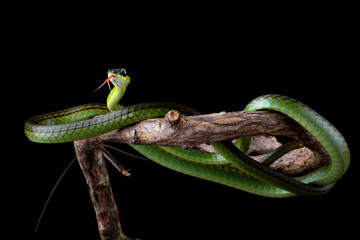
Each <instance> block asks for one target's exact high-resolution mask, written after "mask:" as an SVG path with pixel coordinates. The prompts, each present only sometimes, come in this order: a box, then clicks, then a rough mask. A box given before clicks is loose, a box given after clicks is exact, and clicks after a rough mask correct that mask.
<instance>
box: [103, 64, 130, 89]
mask: <svg viewBox="0 0 360 240" xmlns="http://www.w3.org/2000/svg"><path fill="white" fill-rule="evenodd" d="M108 79H109V80H110V81H111V82H112V84H114V86H115V87H118V88H126V86H127V85H129V83H130V77H129V76H128V75H127V73H126V70H125V68H117V69H109V70H108Z"/></svg>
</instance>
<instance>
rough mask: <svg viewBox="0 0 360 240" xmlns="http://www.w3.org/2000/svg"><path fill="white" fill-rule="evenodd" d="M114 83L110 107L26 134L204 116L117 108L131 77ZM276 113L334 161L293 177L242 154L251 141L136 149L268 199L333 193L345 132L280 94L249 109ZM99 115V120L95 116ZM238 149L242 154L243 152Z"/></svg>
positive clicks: (160, 105) (344, 156) (65, 136)
mask: <svg viewBox="0 0 360 240" xmlns="http://www.w3.org/2000/svg"><path fill="white" fill-rule="evenodd" d="M108 76H109V78H108V79H107V80H108V81H107V82H108V83H109V81H111V82H112V83H113V84H114V86H115V87H114V88H113V90H112V91H111V92H110V94H109V96H108V99H107V105H105V104H85V105H81V106H78V107H73V108H69V109H65V110H61V111H56V112H52V113H46V114H42V115H39V116H35V117H32V118H30V119H28V120H27V121H26V122H25V134H26V136H27V137H28V138H29V139H30V140H31V141H34V142H39V143H61V142H72V141H76V140H81V139H86V138H90V137H95V136H98V135H101V134H104V133H107V132H110V131H113V130H115V129H118V128H121V127H124V126H127V125H129V124H132V123H135V122H138V121H142V120H145V119H149V118H156V117H163V116H164V115H165V114H166V113H167V112H168V111H170V110H178V111H179V112H180V113H181V114H184V115H195V114H199V112H197V111H195V110H193V109H191V108H189V107H186V106H183V105H179V104H175V103H167V102H157V103H142V104H136V105H132V106H128V107H123V106H121V105H119V104H118V102H119V100H120V99H121V97H122V96H123V94H124V92H125V90H126V86H127V85H128V84H129V83H130V77H129V76H127V75H126V72H125V70H124V69H115V70H109V72H108ZM262 109H267V110H273V111H278V112H281V113H283V114H285V115H287V116H289V117H290V118H292V119H294V120H295V121H296V122H298V123H299V124H300V125H302V126H303V127H304V128H305V129H306V130H307V131H308V132H309V133H310V134H312V135H313V136H314V137H315V138H316V139H317V141H319V143H320V144H321V145H322V146H323V147H324V149H325V150H326V151H327V153H328V154H329V157H330V158H331V163H330V164H329V165H327V166H325V167H322V168H320V169H317V170H315V171H314V172H312V173H310V174H307V175H305V176H302V177H299V178H291V177H288V176H285V175H283V174H281V173H279V172H276V171H274V170H271V169H269V168H268V167H267V166H266V165H263V164H261V163H259V162H256V161H254V160H252V159H251V158H250V157H248V156H247V155H245V154H244V153H243V152H242V151H244V150H246V148H247V146H248V143H249V141H248V140H247V139H243V140H240V141H239V142H238V143H237V144H236V146H235V145H233V144H232V143H230V142H216V143H211V144H212V145H213V147H214V148H215V149H216V150H217V151H218V152H219V154H209V153H203V152H200V151H197V150H185V149H182V148H178V147H160V146H150V145H131V146H132V147H133V148H135V149H136V150H137V151H139V152H140V153H141V154H143V155H145V156H146V157H147V158H149V159H151V160H153V161H155V162H157V163H159V164H161V165H163V166H165V167H168V168H170V169H173V170H175V171H178V172H182V173H184V174H188V175H191V176H194V177H198V178H202V179H206V180H209V181H213V182H217V183H220V184H224V185H227V186H230V187H233V188H237V189H240V190H243V191H246V192H249V193H253V194H257V195H261V196H266V197H291V196H296V195H319V194H324V193H326V192H328V191H329V190H330V189H331V188H332V187H333V185H334V183H335V182H336V181H337V180H338V179H340V178H341V177H342V176H343V175H344V173H345V172H346V170H347V168H348V166H349V163H350V152H349V148H348V146H347V143H346V141H345V139H344V138H343V136H342V135H341V134H340V132H339V131H338V130H337V129H336V128H335V127H334V126H332V125H331V124H330V123H329V122H328V121H327V120H326V119H324V118H323V117H321V116H320V115H319V114H318V113H316V112H315V111H314V110H312V109H311V108H309V107H307V106H306V105H304V104H302V103H300V102H298V101H296V100H294V99H292V98H288V97H285V96H281V95H265V96H261V97H258V98H256V99H254V100H253V101H251V102H250V103H249V104H248V105H247V106H246V108H245V111H256V110H262ZM95 116H97V117H95ZM239 148H240V149H241V150H242V151H239Z"/></svg>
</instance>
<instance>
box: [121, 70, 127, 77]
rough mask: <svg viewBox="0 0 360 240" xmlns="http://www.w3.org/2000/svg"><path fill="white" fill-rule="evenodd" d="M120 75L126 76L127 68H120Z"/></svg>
mask: <svg viewBox="0 0 360 240" xmlns="http://www.w3.org/2000/svg"><path fill="white" fill-rule="evenodd" d="M120 75H121V76H123V77H126V70H125V68H122V69H121V70H120Z"/></svg>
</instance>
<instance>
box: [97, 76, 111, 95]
mask: <svg viewBox="0 0 360 240" xmlns="http://www.w3.org/2000/svg"><path fill="white" fill-rule="evenodd" d="M113 77H115V76H114V75H110V76H109V77H108V78H107V79H106V80H105V82H104V83H103V84H101V85H100V87H98V88H97V89H95V90H94V91H93V93H94V92H96V91H97V90H99V89H100V88H101V87H102V86H104V85H105V83H107V84H108V86H109V89H110V91H111V86H110V79H111V78H113Z"/></svg>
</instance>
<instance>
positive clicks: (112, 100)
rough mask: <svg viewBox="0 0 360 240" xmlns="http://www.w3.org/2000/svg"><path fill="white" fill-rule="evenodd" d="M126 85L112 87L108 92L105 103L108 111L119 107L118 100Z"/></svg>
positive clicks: (122, 94)
mask: <svg viewBox="0 0 360 240" xmlns="http://www.w3.org/2000/svg"><path fill="white" fill-rule="evenodd" d="M125 90H126V87H122V88H118V87H114V88H113V89H112V90H111V92H110V93H109V95H108V97H107V100H106V104H107V107H108V109H109V111H110V112H112V111H115V110H118V109H119V108H120V106H119V104H118V103H119V101H120V99H121V98H122V97H123V96H124V93H125Z"/></svg>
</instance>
